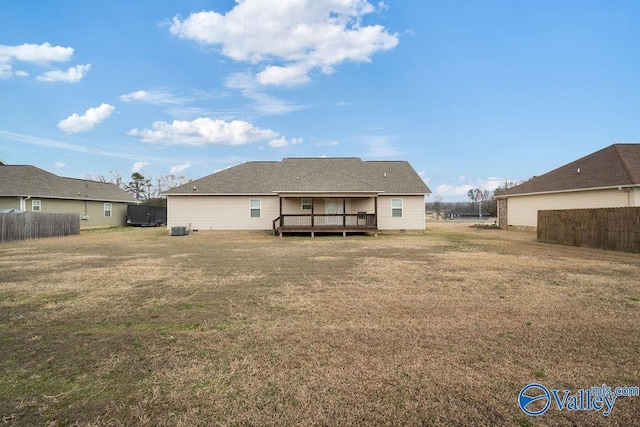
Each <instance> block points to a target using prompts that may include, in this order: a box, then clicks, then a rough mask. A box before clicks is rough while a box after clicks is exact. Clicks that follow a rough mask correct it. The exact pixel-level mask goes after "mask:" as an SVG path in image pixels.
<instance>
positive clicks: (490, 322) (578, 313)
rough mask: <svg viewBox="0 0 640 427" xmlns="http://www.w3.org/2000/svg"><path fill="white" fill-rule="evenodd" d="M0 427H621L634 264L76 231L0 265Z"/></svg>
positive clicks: (513, 243) (568, 255) (637, 328)
mask: <svg viewBox="0 0 640 427" xmlns="http://www.w3.org/2000/svg"><path fill="white" fill-rule="evenodd" d="M0 272H1V273H0V366H1V371H0V374H1V375H0V417H1V419H0V424H3V423H4V424H7V425H20V426H22V425H24V426H26V425H76V424H77V425H115V426H118V425H123V426H131V425H150V426H151V425H153V426H157V425H166V426H175V425H184V426H187V425H507V426H510V425H511V426H541V425H567V426H568V425H621V426H622V425H634V424H635V425H637V423H638V420H640V397H620V398H618V399H617V400H616V402H615V407H614V409H613V412H612V413H611V415H609V416H608V417H604V416H603V415H602V412H593V411H592V412H586V411H574V412H570V411H567V410H563V411H559V410H557V409H553V408H552V409H550V410H549V411H548V412H547V413H546V414H544V415H542V416H541V417H529V416H527V415H525V414H524V413H523V412H522V411H521V410H520V409H519V407H518V405H517V397H518V393H519V392H520V390H521V389H522V388H523V387H524V386H525V385H527V384H529V383H532V382H539V383H542V384H544V385H545V386H547V387H548V388H558V389H569V390H572V391H576V390H578V389H581V388H589V387H592V386H599V385H602V384H603V383H604V384H607V385H608V386H639V385H640V284H639V282H640V281H639V278H640V257H639V255H638V254H629V253H617V252H611V251H602V250H594V249H585V248H575V247H564V246H555V245H547V244H541V243H537V242H536V241H535V235H534V234H533V233H530V232H517V231H502V230H478V229H472V228H470V227H469V226H468V225H466V224H454V223H443V222H440V223H430V224H429V225H428V230H427V231H426V232H425V233H424V234H388V235H384V234H383V235H381V236H379V237H377V238H375V237H369V236H351V237H348V238H346V239H345V238H342V237H341V236H340V237H333V236H324V237H316V238H313V239H311V238H310V237H284V238H277V237H272V236H270V235H267V234H263V233H226V232H209V233H204V232H199V233H194V234H191V235H189V236H185V237H171V236H169V235H168V233H167V231H166V230H162V229H160V230H158V229H116V230H96V231H83V232H82V234H81V235H80V236H73V237H65V238H52V239H43V240H37V241H25V242H16V243H8V244H7V243H5V244H2V245H0Z"/></svg>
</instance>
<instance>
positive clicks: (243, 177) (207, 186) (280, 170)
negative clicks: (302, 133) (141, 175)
mask: <svg viewBox="0 0 640 427" xmlns="http://www.w3.org/2000/svg"><path fill="white" fill-rule="evenodd" d="M277 192H282V193H287V192H327V193H329V192H341V193H348V192H369V193H391V194H428V193H431V190H429V187H427V185H426V184H425V183H424V181H423V180H422V179H421V178H420V176H419V175H418V174H417V173H416V172H415V170H414V169H413V168H412V167H411V165H410V164H409V163H408V162H405V161H387V162H365V161H362V160H361V159H359V158H357V157H349V158H285V159H283V160H282V161H281V162H247V163H242V164H240V165H237V166H234V167H231V168H229V169H225V170H222V171H219V172H216V173H214V174H211V175H208V176H205V177H204V178H201V179H198V180H195V181H192V182H190V183H189V184H185V185H183V186H180V187H177V188H174V189H172V190H169V191H167V192H166V194H168V195H171V194H272V193H277Z"/></svg>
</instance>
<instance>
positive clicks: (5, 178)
mask: <svg viewBox="0 0 640 427" xmlns="http://www.w3.org/2000/svg"><path fill="white" fill-rule="evenodd" d="M0 196H2V197H14V196H15V197H25V196H31V197H42V198H51V199H74V200H98V201H105V202H125V203H135V202H136V199H135V198H133V196H131V195H130V194H129V193H127V192H126V191H124V190H122V189H121V188H119V187H118V186H117V185H115V184H109V183H105V182H96V181H88V180H84V179H75V178H64V177H60V176H58V175H54V174H52V173H50V172H47V171H44V170H42V169H39V168H37V167H35V166H29V165H0Z"/></svg>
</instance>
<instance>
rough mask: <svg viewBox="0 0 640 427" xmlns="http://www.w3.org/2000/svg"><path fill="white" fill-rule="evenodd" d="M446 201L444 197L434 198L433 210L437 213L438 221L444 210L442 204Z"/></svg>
mask: <svg viewBox="0 0 640 427" xmlns="http://www.w3.org/2000/svg"><path fill="white" fill-rule="evenodd" d="M443 201H444V197H443V196H441V195H440V194H438V195H437V196H435V197H434V198H433V203H432V206H433V210H434V211H436V220H439V219H440V210H441V209H442V202H443Z"/></svg>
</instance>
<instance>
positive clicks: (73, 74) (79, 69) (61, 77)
mask: <svg viewBox="0 0 640 427" xmlns="http://www.w3.org/2000/svg"><path fill="white" fill-rule="evenodd" d="M90 69H91V64H85V65H76V66H75V67H71V68H69V69H68V70H67V71H62V70H52V71H47V72H46V73H43V74H40V75H39V76H38V77H36V79H37V80H39V81H41V82H47V83H54V82H67V83H77V82H79V81H80V80H82V78H83V77H84V76H85V75H86V74H87V73H88V72H89V70H90Z"/></svg>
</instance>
